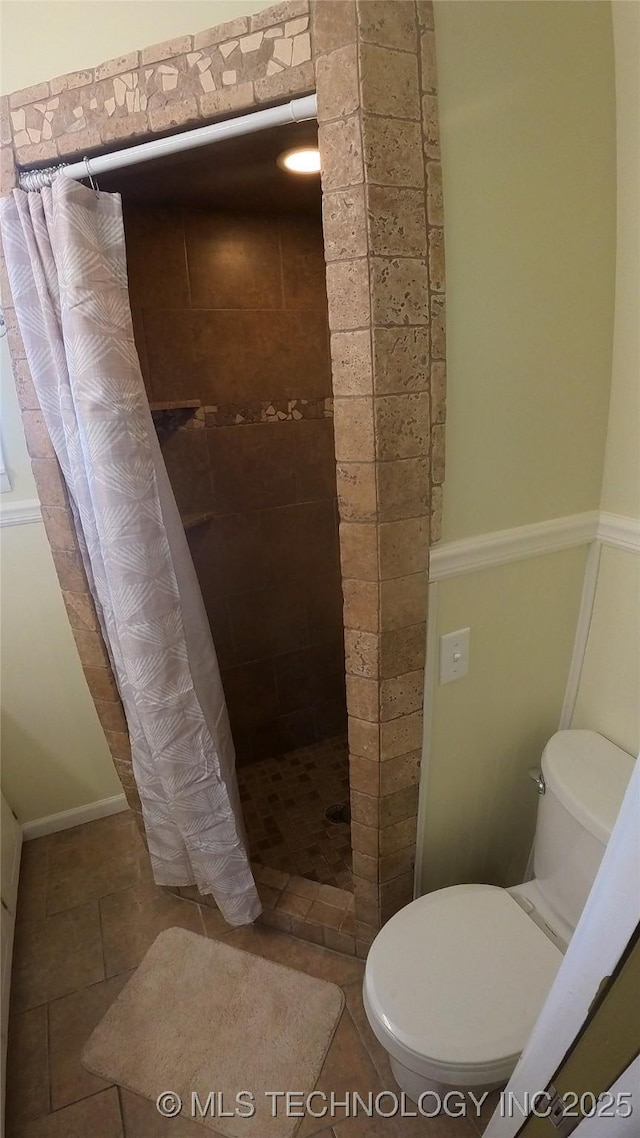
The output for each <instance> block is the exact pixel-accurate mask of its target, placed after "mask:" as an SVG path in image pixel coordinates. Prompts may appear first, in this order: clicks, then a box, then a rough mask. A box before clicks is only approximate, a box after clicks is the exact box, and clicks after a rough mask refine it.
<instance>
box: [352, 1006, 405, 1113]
mask: <svg viewBox="0 0 640 1138" xmlns="http://www.w3.org/2000/svg"><path fill="white" fill-rule="evenodd" d="M344 994H345V996H346V998H347V1007H348V1009H349V1012H350V1014H351V1018H352V1020H353V1022H354V1023H355V1025H356V1028H357V1029H358V1033H359V1035H360V1038H361V1039H362V1042H363V1043H364V1045H365V1047H366V1049H367V1052H368V1054H369V1056H370V1058H371V1061H372V1063H373V1065H374V1066H375V1068H376V1071H377V1072H378V1074H379V1076H380V1078H381V1080H382V1084H383V1086H384V1088H385V1090H389V1091H398V1090H399V1087H398V1084H397V1083H396V1081H395V1079H394V1077H393V1073H392V1071H391V1064H390V1063H389V1056H388V1054H387V1052H386V1051H385V1049H384V1047H383V1046H382V1044H381V1043H379V1042H378V1040H377V1039H376V1037H375V1035H374V1034H373V1032H372V1030H371V1028H370V1027H369V1020H368V1019H367V1013H366V1012H365V1010H364V1004H363V1003H362V984H349V985H347V987H346V988H345V990H344Z"/></svg>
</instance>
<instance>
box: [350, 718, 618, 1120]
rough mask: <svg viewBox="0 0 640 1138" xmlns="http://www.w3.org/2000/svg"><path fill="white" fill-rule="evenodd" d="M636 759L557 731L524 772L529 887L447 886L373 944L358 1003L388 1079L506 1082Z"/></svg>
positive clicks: (417, 1090)
mask: <svg viewBox="0 0 640 1138" xmlns="http://www.w3.org/2000/svg"><path fill="white" fill-rule="evenodd" d="M632 767H633V759H632V758H631V756H630V755H628V754H627V753H626V751H622V750H621V749H620V748H619V747H616V746H615V745H614V744H613V743H610V742H609V741H608V740H607V739H605V738H603V737H602V735H598V734H596V733H595V732H593V731H577V730H576V731H559V732H558V733H557V734H556V735H554V736H553V737H552V738H551V739H550V741H549V742H548V743H547V746H546V747H545V749H544V752H543V755H542V763H541V768H542V773H540V772H539V771H530V772H529V773H530V775H531V777H532V778H534V780H535V781H536V783H537V785H538V791H539V793H540V799H539V804H538V817H537V824H536V834H535V841H534V848H533V878H532V880H530V881H525V882H524V883H523V884H522V885H516V886H514V887H513V888H510V889H499V888H496V887H495V886H492V885H479V884H478V885H454V886H452V887H451V888H448V889H439V890H437V891H436V892H434V893H428V894H426V895H425V896H424V897H419V898H418V899H417V900H416V901H412V902H411V904H410V905H407V906H405V908H404V909H401V910H400V911H399V912H398V913H396V914H395V916H393V917H392V918H391V919H390V920H389V921H388V922H387V924H386V925H385V926H384V927H383V929H382V930H381V931H380V932H379V933H378V935H377V936H376V938H375V940H374V942H373V944H372V946H371V948H370V950H369V955H368V957H367V963H366V969H365V976H364V984H363V996H364V1006H365V1010H366V1013H367V1017H368V1019H369V1023H370V1024H371V1027H372V1029H373V1031H374V1033H375V1035H376V1036H377V1038H378V1039H379V1041H380V1043H381V1044H382V1045H383V1047H385V1048H386V1050H387V1052H388V1054H389V1059H390V1062H391V1069H392V1071H393V1073H394V1075H395V1078H396V1080H397V1082H398V1084H399V1086H400V1088H401V1090H403V1091H405V1092H406V1094H407V1095H408V1096H409V1098H410V1099H412V1100H413V1101H414V1102H418V1101H419V1099H420V1096H421V1095H422V1094H424V1093H425V1092H429V1091H436V1092H437V1093H439V1094H441V1095H442V1094H444V1093H446V1091H449V1090H452V1089H454V1088H455V1089H460V1090H464V1089H468V1090H479V1091H485V1090H493V1089H494V1088H496V1087H499V1086H502V1084H504V1083H505V1082H507V1080H508V1079H509V1077H510V1075H511V1073H512V1071H513V1069H514V1067H515V1065H516V1063H517V1061H518V1058H519V1056H520V1052H521V1051H522V1049H523V1047H524V1045H525V1043H526V1041H527V1038H528V1036H529V1034H530V1032H531V1030H532V1028H533V1025H534V1024H535V1022H536V1019H537V1018H538V1014H539V1012H540V1009H541V1007H542V1004H543V1002H544V1000H545V997H546V995H547V993H548V991H549V988H550V987H551V983H552V981H553V979H554V976H555V974H556V972H557V970H558V967H559V966H560V962H561V960H562V955H563V952H564V950H565V948H566V946H567V944H568V942H569V940H570V938H571V935H572V933H573V930H574V929H575V926H576V924H577V922H578V919H579V917H580V914H581V912H582V908H583V906H584V903H585V901H586V899H587V896H588V894H589V890H590V889H591V885H592V883H593V880H594V878H595V875H596V872H597V869H598V866H599V865H600V861H601V859H602V855H603V853H604V849H605V846H606V844H607V841H608V839H609V835H610V834H611V830H612V829H613V825H614V822H615V820H616V816H617V814H618V810H619V808H620V804H621V802H622V798H623V796H624V792H625V789H626V786H627V783H628V781H629V778H630V776H631V770H632Z"/></svg>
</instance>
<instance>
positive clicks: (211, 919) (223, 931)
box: [200, 905, 233, 938]
mask: <svg viewBox="0 0 640 1138" xmlns="http://www.w3.org/2000/svg"><path fill="white" fill-rule="evenodd" d="M200 911H201V913H202V923H203V924H204V931H205V933H206V935H207V936H211V937H214V938H217V937H222V936H227V935H228V933H230V932H233V929H232V926H231V925H229V924H227V922H226V921H225V919H224V917H223V916H222V913H221V912H220V910H219V909H212V908H211V906H210V905H202V907H201V910H200Z"/></svg>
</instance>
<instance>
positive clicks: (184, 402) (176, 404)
mask: <svg viewBox="0 0 640 1138" xmlns="http://www.w3.org/2000/svg"><path fill="white" fill-rule="evenodd" d="M149 406H150V408H151V410H152V411H197V410H198V408H199V407H202V403H201V402H200V400H199V399H173V400H169V401H168V402H164V403H150V404H149Z"/></svg>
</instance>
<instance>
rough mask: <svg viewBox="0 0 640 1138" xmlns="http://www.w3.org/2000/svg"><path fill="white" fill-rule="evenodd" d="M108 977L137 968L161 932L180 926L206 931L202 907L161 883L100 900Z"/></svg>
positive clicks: (114, 894) (200, 931)
mask: <svg viewBox="0 0 640 1138" xmlns="http://www.w3.org/2000/svg"><path fill="white" fill-rule="evenodd" d="M100 916H101V919H102V941H103V945H104V959H105V968H106V974H107V976H116V975H117V974H118V972H127V971H128V970H129V969H130V968H137V966H138V964H139V963H140V961H141V960H142V958H143V956H144V955H145V953H146V951H147V949H149V948H150V947H151V945H152V944H153V942H154V940H155V939H156V937H157V935H158V933H161V932H163V931H164V930H165V929H170V928H173V927H174V926H178V927H179V928H183V929H190V930H191V932H194V933H200V934H203V933H204V928H203V924H202V920H201V917H200V909H199V908H198V906H197V905H194V904H193V902H192V901H183V900H182V899H181V898H179V897H174V896H173V895H172V894H171V893H167V892H166V891H164V890H162V889H161V888H159V887H158V886H157V885H153V884H144V885H136V886H134V887H133V888H132V889H124V890H123V891H122V892H121V893H112V894H111V895H110V896H109V897H103V898H102V900H101V901H100Z"/></svg>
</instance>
